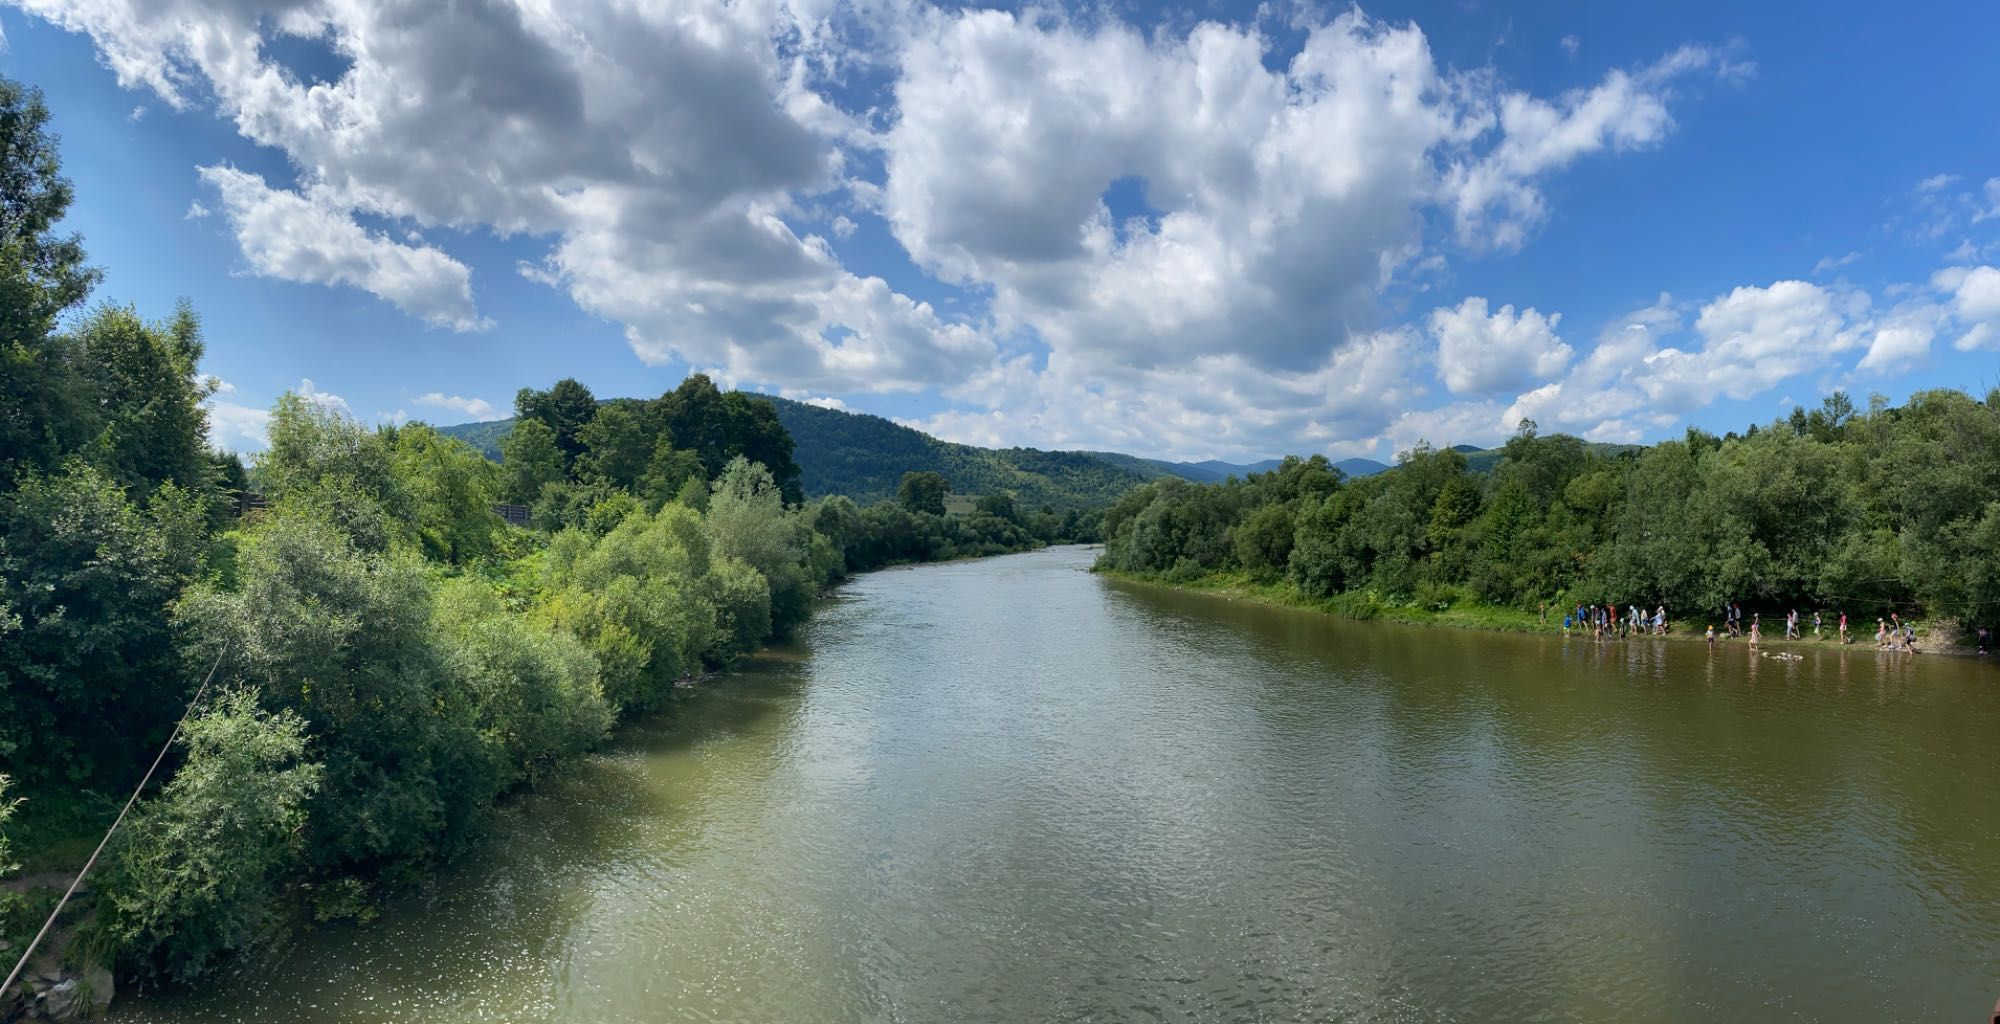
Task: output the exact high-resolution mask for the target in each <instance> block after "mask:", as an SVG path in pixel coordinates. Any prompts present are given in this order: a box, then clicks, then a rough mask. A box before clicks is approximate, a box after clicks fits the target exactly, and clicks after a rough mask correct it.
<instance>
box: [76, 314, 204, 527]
mask: <svg viewBox="0 0 2000 1024" xmlns="http://www.w3.org/2000/svg"><path fill="white" fill-rule="evenodd" d="M202 348H203V346H202V341H201V320H200V318H198V317H196V316H195V313H194V309H193V307H191V306H189V305H188V304H187V302H185V301H183V302H181V303H180V305H179V306H177V307H176V308H175V310H174V315H173V317H172V318H171V319H169V320H167V321H166V322H164V323H151V324H149V323H147V322H145V321H144V320H141V319H140V318H139V314H138V313H137V311H135V310H133V309H132V308H131V307H129V306H109V305H106V306H100V307H98V308H97V309H96V310H95V311H93V312H92V313H91V315H90V316H89V317H88V318H86V319H85V320H84V321H83V323H82V324H81V325H80V326H79V328H78V330H77V332H76V351H77V355H78V357H79V359H78V364H77V365H78V369H79V372H80V376H81V377H82V378H83V382H84V389H85V393H86V394H87V395H89V396H90V399H91V402H92V404H93V405H94V406H96V407H97V409H99V410H100V421H99V423H98V425H97V437H96V440H95V441H94V442H92V444H91V445H90V448H89V449H88V451H89V458H91V460H92V461H94V462H96V463H98V464H99V465H101V466H103V467H104V469H105V471H106V472H108V473H109V474H110V475H111V478H112V479H113V480H116V481H117V482H118V483H120V484H121V485H123V486H125V487H127V488H129V489H130V490H131V491H132V493H133V495H134V496H135V497H140V498H143V497H145V496H146V495H147V494H148V493H150V492H151V491H152V489H153V488H154V487H157V486H159V485H160V484H163V483H166V482H168V481H170V480H171V481H173V482H175V483H178V484H180V485H181V486H182V487H185V488H188V489H190V490H205V489H207V488H208V486H209V484H210V481H209V479H208V465H209V459H208V414H207V413H206V412H205V411H204V410H203V409H202V407H201V403H202V402H203V401H204V400H206V399H207V398H208V396H209V393H210V384H209V382H208V379H207V378H203V377H200V376H198V375H197V373H196V368H197V367H198V366H199V365H200V362H201V356H202Z"/></svg>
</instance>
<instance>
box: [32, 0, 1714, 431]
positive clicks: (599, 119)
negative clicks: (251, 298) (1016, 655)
mask: <svg viewBox="0 0 2000 1024" xmlns="http://www.w3.org/2000/svg"><path fill="white" fill-rule="evenodd" d="M5 2H9V3H13V4H15V5H17V6H21V7H24V8H25V9H27V10H29V11H31V12H34V13H36V14H39V15H41V16H42V17H45V18H47V19H49V20H51V21H53V22H55V23H56V24H59V25H62V26H65V27H67V28H69V29H72V30H75V31H80V32H85V33H88V34H89V35H90V37H91V38H92V40H93V41H94V42H95V44H96V46H97V48H98V51H99V53H100V55H101V57H102V59H103V61H104V63H105V64H106V65H107V66H108V67H110V68H111V69H112V70H113V71H114V72H115V73H116V74H117V76H118V78H119V80H120V81H121V82H122V83H123V84H125V85H127V86H129V87H132V88H138V89H145V90H149V91H151V92H152V93H154V94H155V95H157V96H158V97H159V98H160V100H161V101H163V102H165V103H167V104H168V105H169V106H171V107H173V108H176V109H188V108H190V107H193V106H196V105H208V104H213V105H214V106H215V107H216V109H217V110H218V111H219V112H220V113H221V115H222V116H224V117H225V118H227V119H229V120H230V121H231V122H233V124H234V125H235V127H236V129H237V131H238V132H239V133H240V134H241V135H242V136H243V137H244V138H246V139H247V140H249V141H251V142H253V143H255V144H257V145H259V146H261V147H266V148H268V149H269V150H271V151H274V152H276V153H280V154H282V155H283V156H284V157H285V158H286V159H287V160H288V161H289V163H290V165H291V167H292V170H293V176H294V179H295V180H293V181H290V182H285V181H276V180H271V181H267V180H266V179H264V178H262V177H259V176H256V175H252V174H248V173H245V172H242V171H238V170H234V169H232V168H229V167H222V166H215V167H208V168H204V169H203V170H202V172H201V173H202V177H203V180H204V181H206V182H207V183H208V185H209V186H210V187H211V188H212V189H213V190H214V191H215V193H216V195H217V196H218V197H219V198H220V206H219V208H218V209H219V212H222V213H224V214H225V215H226V217H227V218H228V220H229V223H230V225H231V226H232V228H233V230H234V233H235V235H236V238H237V241H238V243H239V245H240V246H241V248H242V251H243V254H244V259H245V261H246V263H247V265H248V266H249V267H250V268H251V269H252V270H254V271H255V272H256V273H259V274H264V275H267V276H271V277H276V278H281V279H285V280H291V281H299V282H314V283H322V284H335V285H343V286H351V287H357V288H361V289H365V290H367V291H369V292H371V293H373V294H375V295H378V296H380V297H382V298H383V299H384V300H386V301H388V302H391V303H393V304H395V305H396V306H397V307H398V308H400V309H402V310H404V311H406V312H407V313H409V314H410V315H412V316H414V317H417V318H419V319H421V320H424V321H426V322H428V323H432V324H437V325H442V326H446V327H450V328H453V329H457V330H473V329H478V328H481V327H483V326H485V325H486V324H487V321H486V320H485V318H484V317H482V316H481V314H480V312H479V310H478V308H477V307H476V305H475V303H474V301H473V293H472V289H471V272H470V270H469V269H468V268H467V266H466V265H465V264H464V263H462V262H460V260H458V259H457V258H455V257H453V256H452V255H450V254H449V253H447V252H446V251H445V249H444V248H442V247H441V245H449V243H448V242H446V243H427V242H425V241H423V239H424V238H426V237H429V238H433V239H437V238H448V237H450V236H451V234H452V233H453V232H458V231H464V232H480V231H484V232H490V233H493V234H496V235H500V236H526V237H528V238H530V239H532V240H533V241H532V242H530V243H529V244H531V245H534V246H545V248H538V249H537V250H536V253H535V258H533V259H531V260H529V261H528V262H527V263H526V264H525V265H523V266H522V267H521V268H520V269H521V273H522V274H523V275H524V276H525V277H526V278H527V279H529V280H531V281H534V282H538V283H540V284H544V285H547V286H550V287H554V288H558V289H561V290H563V291H564V292H566V293H567V294H568V296H569V297H570V298H571V299H573V300H574V301H575V302H576V303H577V304H578V305H579V306H580V307H582V308H583V309H585V310H587V311H589V312H591V313H593V314H596V315H599V316H603V317H606V318H609V319H611V320H614V321H616V322H618V323H620V324H622V325H623V327H624V331H625V337H626V339H627V341H628V343H629V344H630V346H631V347H632V349H633V350H634V352H635V353H636V354H637V355H638V357H639V358H640V359H641V360H643V361H645V362H647V363H649V364H663V363H671V362H675V361H679V362H683V363H687V364H690V365H693V366H698V367H702V368H706V369H711V370H713V371H715V372H716V373H717V375H718V376H719V377H722V378H723V379H726V380H730V381H736V382H741V383H744V384H753V385H766V386H774V387H779V388H785V389H792V390H797V391H801V392H806V393H813V394H824V393H829V392H837V393H846V394H852V393H856V392H891V391H919V390H934V391H939V392H941V393H943V394H945V395H946V396H947V397H948V398H950V399H951V400H952V401H953V402H954V403H956V404H957V405H958V406H960V407H961V409H962V410H963V411H960V412H953V413H948V414H945V416H944V417H943V418H940V419H938V420H937V421H936V423H937V426H938V427H939V429H941V430H945V431H946V432H951V431H961V432H963V433H962V435H961V436H970V433H971V432H973V431H976V430H988V431H992V432H994V434H995V436H999V435H1005V436H1006V437H1007V438H1008V439H1009V440H1014V441H1029V440H1034V441H1037V442H1038V443H1058V442H1061V443H1080V444H1090V445H1105V444H1112V443H1128V442H1129V443H1130V445H1131V446H1132V447H1137V448H1142V449H1144V450H1149V451H1179V452H1185V453H1201V452H1209V453H1217V454H1222V453H1234V454H1253V453H1256V452H1259V451H1262V452H1268V451H1270V450H1272V449H1273V448H1277V447H1284V448H1293V447H1300V446H1309V445H1316V446H1323V447H1328V448H1330V449H1338V448H1340V447H1342V446H1345V447H1346V448H1347V449H1348V450H1358V448H1357V446H1367V445H1377V446H1380V445H1388V444H1397V443H1401V442H1400V440H1399V439H1400V438H1401V437H1403V436H1404V435H1405V434H1407V433H1408V432H1409V431H1411V430H1430V429H1436V430H1452V431H1457V430H1461V429H1463V430H1466V431H1474V430H1493V429H1504V426H1505V425H1504V418H1502V417H1501V416H1500V413H1501V412H1502V411H1503V410H1502V409H1501V408H1500V406H1501V403H1500V401H1499V400H1498V398H1497V397H1495V398H1493V399H1492V400H1486V399H1484V398H1482V400H1481V401H1480V402H1477V403H1474V404H1473V405H1471V406H1467V407H1465V409H1468V410H1471V411H1469V412H1465V411H1461V412H1456V413H1451V414H1444V413H1437V414H1412V413H1411V412H1410V409H1409V403H1411V402H1413V401H1417V400H1420V399H1422V398H1425V397H1427V391H1426V387H1427V384H1426V382H1427V381H1428V380H1429V377H1428V373H1429V362H1428V361H1427V360H1426V359H1424V358H1423V355H1424V352H1425V343H1424V342H1423V339H1422V338H1421V337H1419V336H1418V335H1416V334H1415V333H1414V332H1412V331H1408V330H1396V329H1385V328H1384V325H1383V324H1382V323H1381V322H1380V320H1381V310H1380V302H1379V298H1380V296H1381V295H1382V293H1383V292H1384V290H1385V289H1388V288H1391V287H1394V286H1395V285H1396V284H1398V283H1399V282H1400V281H1401V280H1403V279H1406V278H1407V277H1408V276H1411V275H1415V274H1419V273H1434V272H1435V270H1436V269H1438V268H1441V267H1443V266H1444V265H1445V257H1446V256H1447V255H1450V254H1453V253H1455V251H1456V250H1455V249H1454V248H1453V247H1454V246H1460V247H1465V248H1470V249H1474V250H1485V249H1491V248H1500V249H1506V248H1513V247H1517V246H1520V245H1522V244H1524V242H1525V241H1526V240H1527V239H1529V238H1530V237H1531V236H1532V234H1533V232H1534V230H1535V228H1536V227H1537V225H1538V224H1539V223H1541V221H1542V220H1543V219H1544V218H1545V216H1546V214H1547V209H1546V205H1547V201H1546V199H1545V198H1544V195H1543V193H1542V189H1543V188H1544V187H1545V186H1546V183H1547V181H1548V179H1549V178H1550V176H1552V175H1554V174H1556V173H1558V172H1560V171H1561V170H1563V169H1564V168H1566V167H1569V166H1571V165H1573V164H1575V163H1576V162H1577V161H1579V160H1583V159H1586V158H1588V157H1590V156H1592V155H1595V154H1606V153H1617V152H1625V151H1632V150H1637V149H1643V148H1646V147H1650V146H1655V145H1658V144H1660V143H1661V142H1662V141H1663V140H1664V139H1665V138H1666V137H1667V136H1668V135H1669V134H1670V133H1671V131H1672V129H1673V117H1672V110H1673V108H1674V107H1675V105H1676V103H1677V102H1678V98H1679V94H1680V92H1681V91H1683V90H1685V89H1686V88H1687V87H1688V86H1690V85H1691V84H1694V83H1697V82H1700V81H1704V80H1713V79H1715V78H1725V79H1726V78H1730V77H1733V76H1735V75H1737V74H1738V73H1740V71H1741V69H1742V66H1741V65H1733V64H1730V63H1729V62H1728V60H1727V59H1726V58H1725V56H1724V55H1723V54H1720V53H1718V52H1716V51H1712V50H1709V49H1705V48H1701V47H1683V48H1681V49H1677V50H1673V51H1671V52H1669V53H1668V54H1667V55H1666V56H1665V57H1664V58H1662V59H1660V60H1659V61H1657V62H1654V63H1651V64H1647V65H1643V66H1638V67H1632V68H1623V69H1614V70H1611V71H1609V72H1607V73H1605V74H1604V75H1603V76H1602V77H1601V78H1600V79H1599V80H1598V81H1596V82H1595V83H1594V84H1590V85H1587V86H1585V87H1583V88H1579V89H1576V90H1574V91H1571V92H1568V93H1564V94H1562V95H1559V96H1554V97H1549V98H1542V97H1536V96H1532V95H1529V94H1527V93H1524V92H1520V91H1518V90H1515V89H1511V88H1508V87H1507V86H1506V84H1505V83H1504V82H1503V81H1502V80H1501V79H1500V77H1499V76H1498V74H1497V73H1495V72H1494V71H1493V70H1492V69H1490V68H1475V69H1470V70H1456V69H1452V68H1447V67H1440V66H1439V64H1438V63H1437V61H1436V60H1435V59H1434V58H1433V56H1432V54H1431V51H1430V46H1429V43H1428V41H1427V40H1426V38H1425V36H1424V34H1423V32H1422V31H1421V30H1420V29H1419V28H1417V27H1416V26H1415V25H1410V24H1393V23H1388V22H1383V21H1377V20H1375V19H1372V18H1369V17H1367V16H1366V15H1364V14H1362V13H1360V12H1358V11H1350V12H1348V13H1346V14H1342V15H1340V16H1339V17H1336V18H1333V19H1331V20H1325V19H1324V18H1319V17H1312V18H1306V19H1304V20H1301V21H1299V22H1298V24H1297V26H1296V27H1297V28H1299V29H1300V30H1301V32H1300V37H1299V41H1298V42H1297V44H1296V45H1294V43H1292V42H1289V41H1287V42H1283V43H1280V42H1278V41H1277V40H1275V39H1274V38H1272V37H1270V36H1267V35H1265V34H1264V33H1263V32H1261V31H1260V30H1259V29H1257V28H1255V27H1254V26H1251V25H1225V24H1217V23H1213V22H1206V23H1202V24H1200V25H1198V26H1196V27H1194V28H1192V29H1191V30H1185V31H1177V30H1173V29H1156V30H1142V29H1140V28H1138V27H1134V26H1132V25H1129V24H1126V23H1124V22H1122V21H1120V20H1118V19H1117V18H1116V17H1112V16H1106V15H1103V14H1101V12H1100V13H1093V14H1092V15H1091V16H1090V17H1088V18H1082V17H1079V18H1075V19H1072V18H1070V17H1068V16H1066V15H1064V14H1062V13H1060V12H1057V11H1051V10H1048V9H1035V10H1033V11H1030V12H1027V13H1018V14H1017V13H1009V12H1004V11H993V10H974V9H960V8H944V7H935V6H929V5H925V4H909V3H891V4H882V5H875V4H860V5H847V4H837V3H835V2H834V0H805V2H791V3H779V2H778V0H727V2H726V0H687V2H684V3H678V4H674V5H669V6H666V7H659V6H652V5H630V4H621V3H610V2H601V0H592V2H577V3H565V4H541V3H526V2H515V0H482V2H475V3H467V4H448V5H417V6H414V7H412V6H405V5H391V4H383V3H376V2H370V0H341V2H337V3H303V2H295V0H279V2H275V3H272V4H263V5H260V4H255V3H246V2H243V0H146V2H140V0H92V2H90V3H83V4H79V3H74V2H70V0H5ZM279 36H286V37H290V38H291V39H293V40H294V41H297V42H301V43H303V44H306V45H322V46H324V47H326V48H328V49H329V50H330V54H329V56H330V57H331V58H333V63H335V64H339V65H342V68H341V70H339V71H338V72H336V73H334V74H331V75H329V76H322V77H328V78H330V79H331V80H326V81H322V80H316V79H315V78H314V76H311V75H306V74H300V73H296V72H294V71H292V70H290V69H288V68H286V67H284V66H282V65H281V64H280V63H279V62H278V61H277V60H276V59H274V58H273V57H272V56H271V54H272V52H273V51H274V49H280V48H273V47H271V46H269V45H268V44H269V43H270V42H271V41H273V40H274V39H276V38H277V37H279ZM858 40H864V41H866V43H867V44H868V45H867V52H865V53H864V52H862V50H861V49H859V48H857V47H856V46H855V45H854V44H855V43H856V41H858ZM857 83H860V84H857ZM867 83H876V84H872V85H871V84H867ZM204 198H206V197H204ZM869 217H879V218H880V220H881V223H883V224H886V226H887V228H888V230H889V232H890V233H891V235H892V236H893V237H894V239H895V240H896V241H897V242H898V243H900V244H901V245H902V247H903V248H904V250H905V251H906V253H907V254H908V256H909V257H910V259H911V261H912V262H913V263H914V264H915V265H916V266H917V267H918V268H919V269H920V270H922V271H923V272H924V273H925V274H928V275H929V276H931V277H932V278H935V279H937V280H938V281H942V282H944V283H946V284H947V285H953V286H957V287H958V288H959V289H960V290H961V294H962V295H963V296H964V297H965V298H967V299H969V300H970V301H968V302H966V303H964V308H966V309H969V310H970V312H964V313H961V312H955V311H954V310H956V309H957V308H958V307H955V306H948V305H945V304H943V303H938V304H935V305H934V304H933V302H931V301H926V299H927V298H929V297H931V296H934V295H935V294H936V293H937V292H938V291H939V289H937V288H936V287H935V282H931V281H921V280H915V281H906V280H904V278H903V277H901V276H899V275H900V274H902V273H903V271H901V270H898V271H893V272H885V275H884V276H874V275H871V274H868V273H856V272H854V271H853V270H850V269H849V268H848V267H847V266H846V265H844V264H843V262H842V261H841V259H840V257H839V256H838V255H837V254H836V252H835V249H834V246H833V245H832V244H830V243H829V242H828V240H827V239H825V238H822V237H820V236H819V235H817V234H815V233H814V231H815V230H823V231H825V232H827V233H828V234H830V235H831V236H832V237H833V238H834V239H835V240H840V239H843V238H846V237H848V236H850V235H853V234H854V233H855V221H856V219H857V218H863V219H865V218H869ZM872 223H873V222H871V225H872ZM815 225H819V226H821V227H818V228H815ZM434 229H447V230H444V231H439V230H434ZM418 232H422V233H418ZM914 276H915V275H912V277H914ZM892 279H893V283H892ZM1460 310H1461V311H1463V310H1464V307H1460ZM1480 316H1481V317H1482V318H1484V319H1485V320H1486V323H1485V324H1484V325H1483V326H1480V327H1478V331H1481V332H1484V333H1483V334H1465V335H1463V337H1480V338H1484V339H1486V340H1487V341H1490V342H1492V343H1494V344H1497V345H1500V346H1502V347H1503V349H1504V350H1505V351H1508V352H1511V353H1513V355H1511V356H1509V357H1508V358H1509V359H1510V360H1511V362H1504V363H1503V361H1502V360H1500V359H1497V358H1494V357H1492V356H1490V355H1489V354H1488V353H1487V352H1486V351H1485V350H1484V349H1475V350H1472V351H1461V350H1462V349H1464V345H1463V344H1461V343H1460V342H1453V348H1454V353H1455V355H1454V358H1452V359H1450V360H1447V362H1446V364H1445V365H1444V366H1443V367H1441V369H1442V370H1443V380H1444V383H1445V386H1446V387H1447V389H1449V390H1451V391H1455V392H1461V393H1465V394H1477V395H1481V396H1489V395H1491V396H1497V395H1498V393H1499V391H1500V390H1501V389H1512V388H1514V387H1521V386H1527V385H1530V384H1534V383H1536V382H1537V381H1539V380H1542V379H1545V378H1547V377H1549V376H1552V375H1557V374H1561V373H1563V372H1564V371H1565V369H1566V368H1568V367H1569V366H1570V363H1571V361H1572V359H1573V353H1572V352H1571V351H1570V349H1569V346H1568V345H1567V344H1566V343H1564V342H1563V341H1562V340H1561V339H1559V338H1557V337H1556V336H1555V330H1554V329H1555V325H1556V318H1555V317H1554V316H1553V315H1550V316H1548V317H1543V316H1542V315H1541V314H1539V313H1537V312H1535V311H1533V310H1528V311H1525V312H1522V313H1519V314H1515V313H1513V312H1512V309H1511V307H1503V308H1502V309H1501V310H1500V312H1499V313H1497V314H1496V313H1487V312H1484V311H1483V310H1482V312H1481V313H1480ZM1474 326H1475V325H1473V324H1472V323H1471V321H1470V320H1467V321H1466V324H1465V330H1466V331H1468V332H1470V331H1473V328H1474ZM1441 344H1442V339H1441ZM1586 362H1587V360H1586ZM438 397H439V398H440V399H445V397H446V396H443V395H442V393H440V394H439V395H438ZM460 411H464V410H460ZM467 414H468V415H476V414H474V413H470V412H468V413H467ZM1423 416H1431V417H1432V419H1431V420H1430V421H1425V420H1423ZM1475 423H1477V424H1485V426H1480V427H1475V425H1474V424H1475ZM1398 424H1401V426H1400V427H1399V426H1398ZM1496 424H1497V425H1498V426H1496ZM1398 431H1401V433H1398ZM1457 439H1458V438H1453V440H1457Z"/></svg>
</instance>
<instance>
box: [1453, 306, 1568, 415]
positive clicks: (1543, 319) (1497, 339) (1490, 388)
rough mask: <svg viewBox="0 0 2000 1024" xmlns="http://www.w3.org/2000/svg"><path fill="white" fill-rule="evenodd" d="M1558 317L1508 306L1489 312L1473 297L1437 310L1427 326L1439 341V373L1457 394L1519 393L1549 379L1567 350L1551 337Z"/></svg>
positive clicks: (1563, 363)
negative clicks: (1451, 306)
mask: <svg viewBox="0 0 2000 1024" xmlns="http://www.w3.org/2000/svg"><path fill="white" fill-rule="evenodd" d="M1561 320H1562V314H1561V313H1552V314H1550V315H1548V316H1543V315H1542V314H1540V313H1537V312H1536V311H1535V310H1533V309H1532V308H1531V309H1524V310H1522V311H1520V312H1519V313H1516V312H1514V307H1513V306H1501V307H1500V308H1499V310H1497V311H1495V312H1493V313H1492V314H1490V315H1489V314H1488V313H1487V311H1486V300H1485V299H1482V298H1477V297H1474V298H1469V299H1466V300H1465V301H1464V302H1461V303H1459V304H1458V307H1457V308H1455V309H1439V310H1436V311H1434V312H1432V313H1431V318H1430V329H1431V334H1432V335H1433V336H1434V337H1436V338H1437V343H1438V376H1439V377H1440V378H1442V379H1443V381H1444V386H1445V387H1447V388H1450V389H1451V390H1452V391H1453V392H1455V393H1458V394H1467V393H1476V394H1491V393H1494V392H1499V391H1508V390H1515V391H1518V390H1520V389H1521V388H1523V387H1526V386H1527V385H1528V384H1530V383H1533V382H1538V381H1543V380H1547V379H1549V378H1551V377H1554V376H1556V375H1557V374H1560V373H1561V372H1562V371H1563V368H1564V367H1566V366H1568V365H1569V359H1570V355H1571V354H1572V353H1571V349H1570V347H1569V345H1568V344H1566V343H1565V342H1564V341H1563V340H1562V339H1561V338H1560V337H1558V336H1557V335H1556V324H1557V323H1558V322H1560V321H1561Z"/></svg>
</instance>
